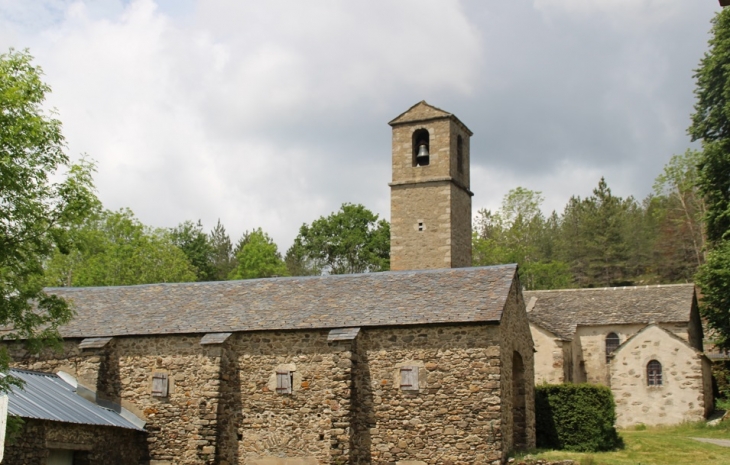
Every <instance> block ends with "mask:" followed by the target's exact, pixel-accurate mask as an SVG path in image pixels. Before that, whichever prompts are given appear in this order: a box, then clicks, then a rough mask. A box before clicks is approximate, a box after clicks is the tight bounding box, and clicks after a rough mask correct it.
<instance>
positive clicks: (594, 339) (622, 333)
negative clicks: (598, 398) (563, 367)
mask: <svg viewBox="0 0 730 465" xmlns="http://www.w3.org/2000/svg"><path fill="white" fill-rule="evenodd" d="M660 326H661V327H662V328H664V329H666V330H667V331H670V332H672V333H674V334H676V335H677V336H679V337H680V338H682V339H684V340H685V341H688V340H689V334H688V325H687V324H686V323H666V324H665V323H662V324H661V325H660ZM645 327H646V325H645V324H625V325H600V326H579V327H578V328H577V329H576V333H575V337H574V339H579V340H580V346H579V347H580V350H578V351H575V352H574V354H575V355H574V357H575V358H576V360H575V364H576V366H579V365H580V362H583V365H584V367H585V377H586V378H585V381H587V382H589V383H593V384H602V385H604V386H610V374H609V368H608V364H607V363H606V336H608V334H609V333H616V335H617V336H618V337H619V341H620V343H621V344H623V343H624V342H625V341H626V340H627V339H629V338H630V337H631V336H633V335H634V334H636V333H638V332H639V331H641V330H642V329H643V328H645Z"/></svg>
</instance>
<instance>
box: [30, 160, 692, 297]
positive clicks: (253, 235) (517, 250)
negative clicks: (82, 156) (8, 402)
mask: <svg viewBox="0 0 730 465" xmlns="http://www.w3.org/2000/svg"><path fill="white" fill-rule="evenodd" d="M699 157H700V153H699V152H697V151H691V150H690V151H687V152H685V153H684V154H682V155H676V156H674V157H672V159H671V160H670V162H669V163H668V164H667V165H666V166H665V168H664V171H663V172H662V173H661V174H660V175H659V176H658V177H657V179H656V182H655V184H654V190H653V192H652V194H650V195H649V196H648V197H647V198H646V199H644V200H643V201H641V202H639V201H637V200H636V199H634V198H633V197H628V198H622V197H619V196H616V195H614V194H613V193H612V192H611V189H610V188H609V186H608V184H607V182H606V181H605V180H604V179H601V180H600V181H599V182H598V185H597V187H596V188H595V189H594V190H593V194H592V195H590V196H588V197H586V198H581V197H578V196H574V197H571V198H570V200H569V201H568V203H567V204H566V206H565V208H564V209H563V211H562V212H561V213H558V212H555V211H554V212H552V213H551V214H550V215H547V216H546V215H544V214H543V212H542V209H541V205H542V202H543V200H544V199H543V196H542V194H541V193H540V192H537V191H533V190H529V189H527V188H524V187H518V188H515V189H513V190H511V191H510V192H509V193H508V194H507V195H505V197H504V199H503V201H502V205H501V207H500V208H499V209H498V210H496V211H490V210H486V209H481V210H479V211H478V212H477V214H476V217H475V219H474V234H473V240H472V249H473V264H474V265H475V266H480V265H496V264H503V263H518V264H519V266H520V268H519V269H520V278H521V283H522V285H523V286H524V287H525V288H526V289H530V290H533V289H557V288H567V287H596V286H623V285H636V284H659V283H676V282H689V281H692V279H693V277H694V275H695V273H696V272H697V269H698V267H699V266H700V265H702V264H703V263H704V261H705V239H704V233H703V223H702V221H703V217H704V215H705V214H706V208H705V206H704V200H703V197H702V195H701V194H700V193H699V191H698V187H697V177H698V169H697V166H698V163H699ZM93 168H94V167H93V164H91V163H90V162H89V161H87V160H84V161H82V163H81V164H80V165H78V166H77V167H76V168H75V169H77V170H79V171H80V172H83V173H85V176H86V177H87V183H88V186H87V189H88V191H89V192H93V184H91V173H92V172H93ZM88 204H89V205H90V209H89V210H88V211H87V214H86V215H85V216H84V217H82V218H77V219H76V220H75V222H74V223H73V224H69V225H68V226H67V227H66V228H65V229H64V236H63V240H62V241H57V243H56V244H55V247H54V248H53V250H52V253H51V254H50V256H49V257H48V259H47V260H46V261H45V265H44V268H45V279H46V285H48V286H120V285H130V284H144V283H159V282H188V281H220V280H227V279H252V278H268V277H274V276H308V275H321V274H343V273H363V272H373V271H385V270H388V269H389V262H390V225H389V223H388V222H387V221H385V220H383V219H379V217H378V215H376V214H374V213H372V212H371V211H370V210H368V209H367V208H366V207H364V206H362V205H353V204H347V203H346V204H343V205H342V206H341V208H340V209H339V211H337V212H333V213H332V214H330V215H328V216H322V217H320V218H318V219H315V220H314V221H312V222H311V223H310V224H303V225H302V226H301V227H300V228H299V233H298V235H297V236H296V238H295V239H294V243H293V244H292V245H291V247H289V249H288V250H287V251H286V253H284V254H282V253H281V252H280V251H279V249H278V247H277V245H276V244H275V243H274V241H273V240H272V239H271V237H270V236H269V235H268V234H267V233H266V232H265V231H263V230H262V229H261V228H255V229H253V230H251V231H246V232H244V233H243V235H242V236H241V237H240V238H239V239H238V240H237V241H236V242H235V244H234V242H233V241H232V240H231V238H230V236H229V235H228V233H227V232H226V228H225V226H224V225H223V224H222V223H221V221H220V220H219V221H218V223H217V224H216V225H215V226H214V227H213V228H212V229H211V230H210V231H209V232H206V231H205V229H204V227H203V224H202V223H201V221H200V220H198V221H190V220H188V221H184V222H182V223H180V224H179V225H177V226H176V227H174V228H169V229H165V228H152V227H149V226H145V225H143V224H142V223H141V222H140V221H139V220H138V219H137V218H136V217H135V216H134V214H133V213H132V211H131V210H129V209H122V210H119V211H109V210H105V209H103V207H102V206H101V204H100V202H99V201H98V200H97V199H96V198H95V197H94V196H93V194H89V199H88Z"/></svg>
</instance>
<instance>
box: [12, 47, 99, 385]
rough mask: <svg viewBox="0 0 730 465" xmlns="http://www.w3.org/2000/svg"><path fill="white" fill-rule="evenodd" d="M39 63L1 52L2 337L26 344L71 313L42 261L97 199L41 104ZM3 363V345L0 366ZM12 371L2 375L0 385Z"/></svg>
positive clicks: (52, 334) (88, 168)
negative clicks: (52, 291) (49, 284)
mask: <svg viewBox="0 0 730 465" xmlns="http://www.w3.org/2000/svg"><path fill="white" fill-rule="evenodd" d="M41 76H42V70H41V69H40V68H39V67H37V66H34V65H33V63H32V57H31V56H30V54H29V53H28V52H17V51H14V50H12V49H11V50H10V51H9V52H8V53H5V54H1V55H0V325H2V326H3V327H5V328H11V332H10V333H6V334H4V335H3V336H2V338H3V339H10V338H20V339H23V340H24V341H25V342H26V344H27V345H28V347H29V348H30V349H31V350H37V349H39V348H41V347H42V346H44V345H46V344H48V343H52V342H54V341H57V340H58V331H57V330H58V327H59V325H62V324H64V323H66V322H68V321H69V320H70V319H71V317H72V310H71V308H70V307H69V304H68V303H67V302H66V301H64V300H62V299H60V298H58V297H56V296H53V295H49V294H47V293H46V292H44V290H43V284H44V282H45V272H44V267H43V265H44V263H45V261H46V260H47V258H48V257H49V256H50V255H51V253H52V252H53V250H54V248H55V247H56V246H58V247H61V248H65V247H66V246H67V229H68V228H69V227H70V225H73V224H74V223H77V222H80V221H82V220H83V218H84V217H85V216H86V215H87V214H88V213H89V212H90V211H91V210H93V209H94V208H95V206H96V205H97V204H98V201H97V199H96V196H95V195H94V188H93V182H92V172H93V165H91V164H90V163H88V162H82V163H81V164H78V165H73V164H72V163H71V162H70V160H69V157H68V156H67V155H66V153H65V151H64V149H65V146H64V138H63V135H62V133H61V122H60V121H59V120H58V119H56V118H55V117H54V116H53V114H52V113H49V112H47V111H45V110H44V109H43V106H44V101H45V97H46V94H47V93H48V92H50V88H49V87H48V85H47V84H45V83H43V81H42V79H41ZM7 368H8V359H7V356H6V353H5V349H4V347H3V348H1V349H0V371H2V372H5V371H6V370H7ZM10 380H11V378H10V377H3V378H0V391H1V390H6V389H7V388H8V383H10Z"/></svg>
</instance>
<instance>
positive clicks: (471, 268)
mask: <svg viewBox="0 0 730 465" xmlns="http://www.w3.org/2000/svg"><path fill="white" fill-rule="evenodd" d="M516 266H517V264H516V263H505V264H501V265H487V266H467V267H461V268H435V269H434V268H432V269H426V270H397V271H394V270H388V271H369V272H364V273H347V274H327V275H311V276H277V277H271V278H255V279H233V280H225V281H189V282H176V283H147V284H129V285H120V286H62V287H45V288H44V290H47V291H57V290H59V291H69V290H72V289H84V290H88V289H120V288H121V289H129V288H135V287H136V288H143V287H152V286H165V287H167V286H180V285H184V286H205V285H216V286H222V285H225V284H228V285H232V284H234V283H242V282H246V283H256V282H266V283H276V282H285V281H292V280H315V279H321V280H325V279H331V280H337V279H347V278H356V277H375V276H398V275H405V274H432V273H447V272H466V271H475V270H482V269H489V268H508V267H516Z"/></svg>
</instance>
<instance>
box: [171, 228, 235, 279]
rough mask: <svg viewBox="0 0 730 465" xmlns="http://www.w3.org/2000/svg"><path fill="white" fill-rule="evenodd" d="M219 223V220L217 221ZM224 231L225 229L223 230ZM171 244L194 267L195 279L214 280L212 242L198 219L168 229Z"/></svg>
mask: <svg viewBox="0 0 730 465" xmlns="http://www.w3.org/2000/svg"><path fill="white" fill-rule="evenodd" d="M218 224H219V225H220V221H219V222H218ZM224 232H225V231H224ZM170 237H171V238H172V242H173V244H175V245H176V246H178V247H179V248H180V250H182V251H183V252H184V253H185V255H186V256H187V257H188V260H189V261H190V263H191V264H192V265H193V266H194V267H195V276H196V279H197V281H214V280H215V278H216V275H217V273H216V271H217V270H216V269H215V266H214V264H213V254H214V249H213V244H212V243H211V242H210V240H209V238H208V235H207V234H205V233H204V232H203V224H202V223H201V222H200V220H198V222H197V223H193V222H192V221H190V220H188V221H185V222H183V223H180V224H179V225H178V226H177V227H175V228H172V229H171V230H170Z"/></svg>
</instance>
